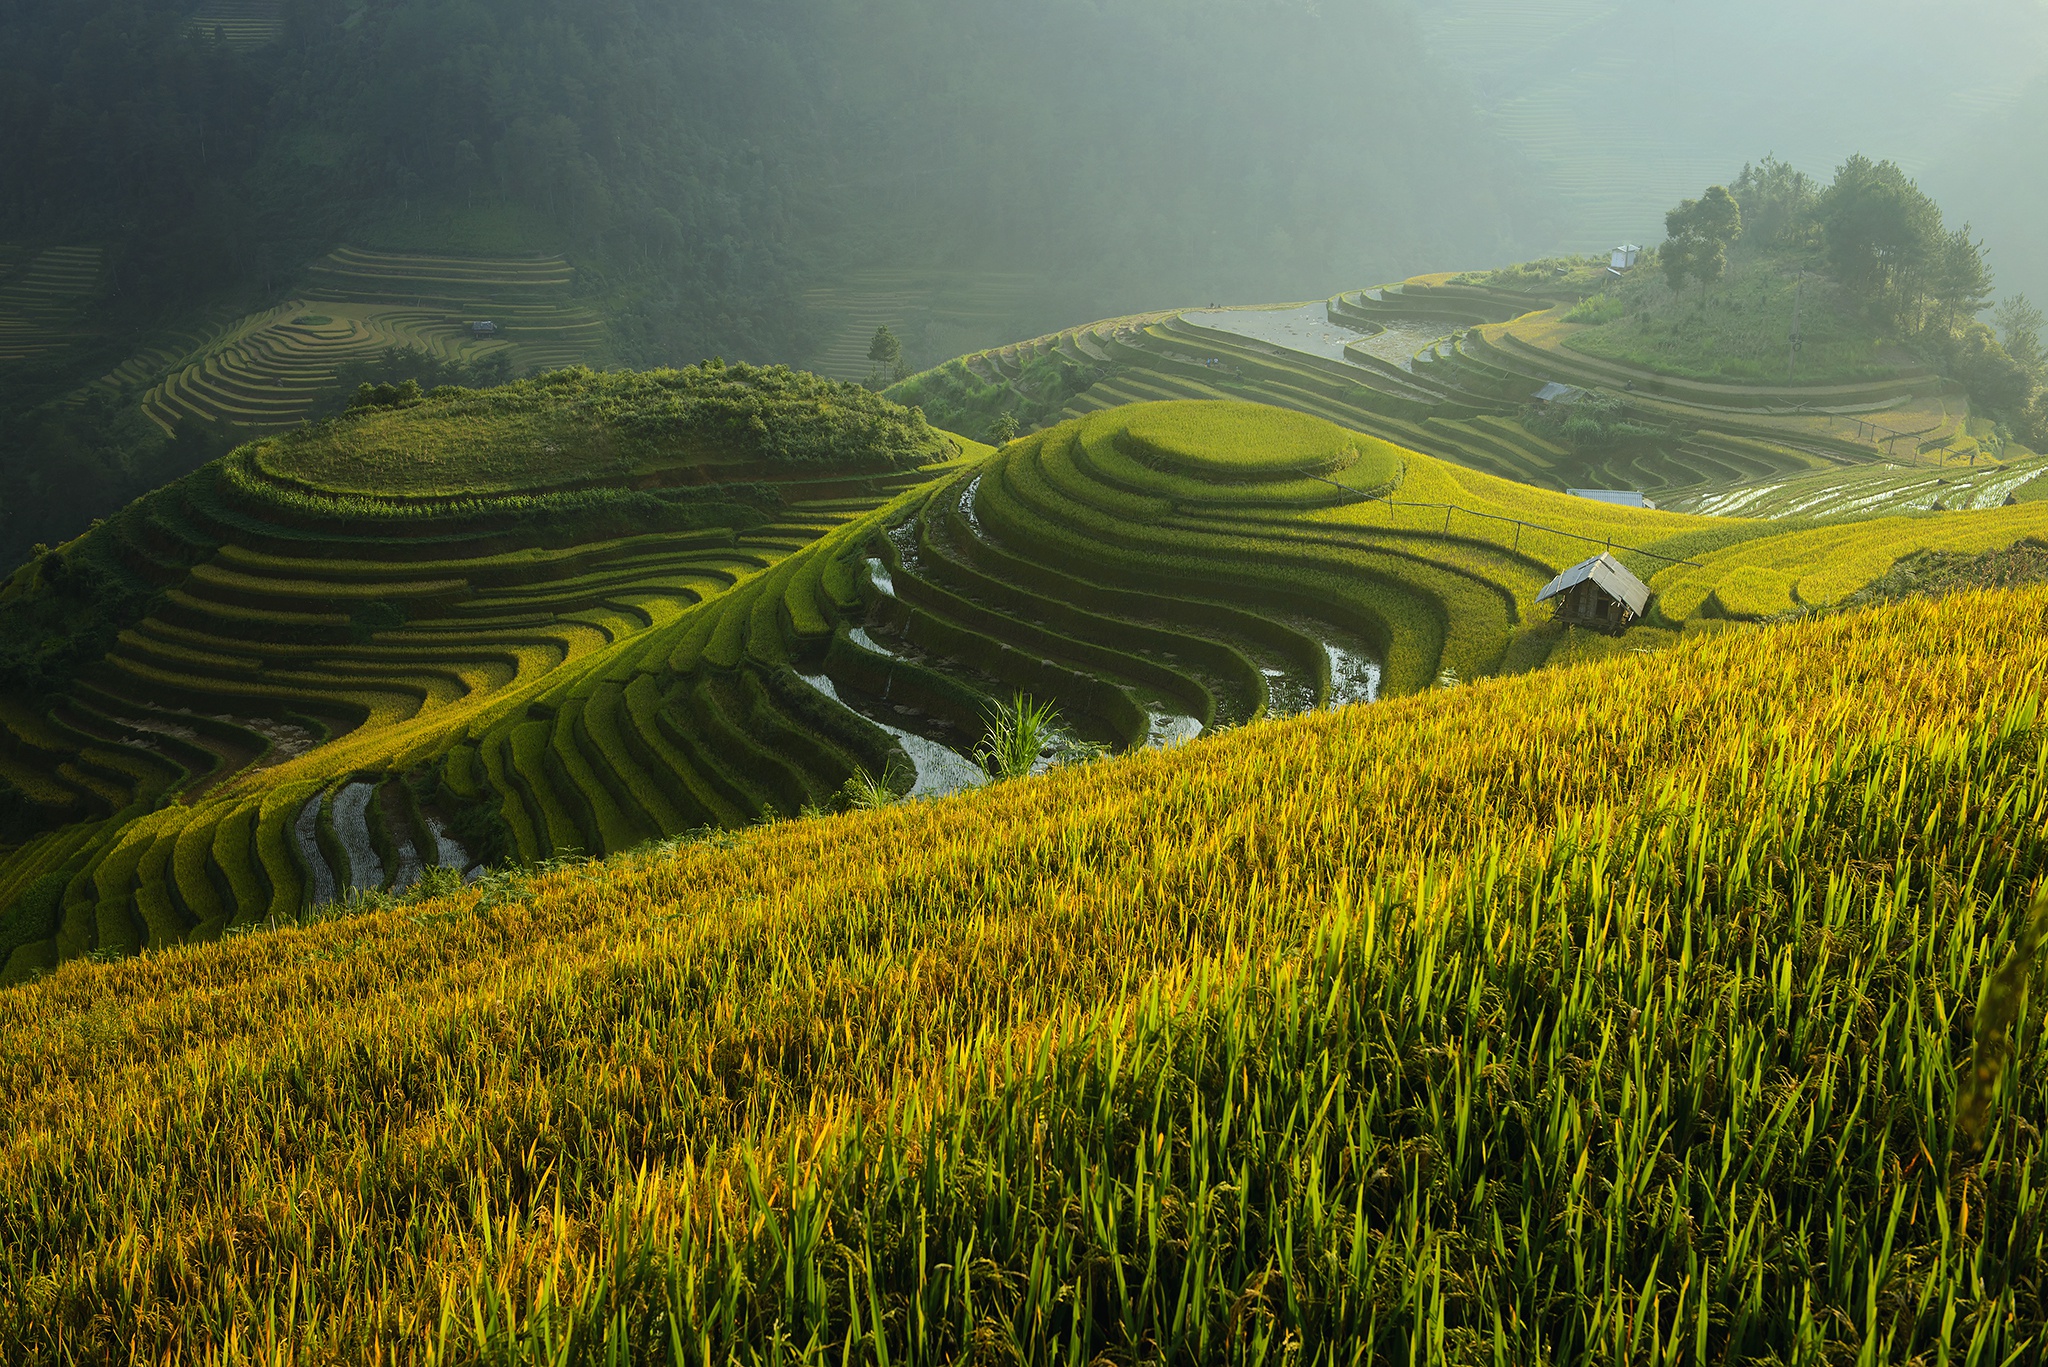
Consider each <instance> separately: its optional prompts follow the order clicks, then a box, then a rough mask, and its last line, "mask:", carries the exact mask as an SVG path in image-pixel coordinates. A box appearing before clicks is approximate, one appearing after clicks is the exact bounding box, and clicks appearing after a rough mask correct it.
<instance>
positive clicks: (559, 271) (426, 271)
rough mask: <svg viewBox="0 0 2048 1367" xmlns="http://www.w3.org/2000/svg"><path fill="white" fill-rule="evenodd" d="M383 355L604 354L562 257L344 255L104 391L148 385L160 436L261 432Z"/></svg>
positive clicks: (141, 362) (516, 366) (523, 362)
mask: <svg viewBox="0 0 2048 1367" xmlns="http://www.w3.org/2000/svg"><path fill="white" fill-rule="evenodd" d="M480 322H489V323H492V324H494V325H495V326H496V329H497V330H496V331H495V332H493V333H491V334H489V335H487V336H478V335H476V334H475V333H474V332H473V330H472V325H473V324H475V323H480ZM392 347H400V348H405V347H411V348H417V349H419V350H422V351H426V352H428V353H430V354H432V355H435V356H439V357H442V358H444V359H450V360H454V359H460V360H468V361H478V360H482V359H484V358H486V357H489V356H494V355H500V354H502V355H504V356H505V357H506V358H507V359H508V360H509V361H510V362H511V364H512V367H513V371H514V373H538V372H541V371H546V370H553V369H558V368H560V367H563V366H568V365H576V364H590V363H601V362H602V361H603V360H604V358H605V354H606V353H605V350H604V337H603V326H602V324H601V323H600V321H599V320H598V318H597V315H596V314H595V313H593V312H591V311H590V310H589V309H588V308H586V307H584V306H583V305H581V304H579V303H578V302H577V301H576V298H575V270H574V268H573V267H571V266H570V265H569V263H568V262H567V261H566V260H565V259H563V258H561V257H543V258H536V259H530V260H513V259H503V258H476V257H450V256H423V255H410V254H402V253H389V252H367V251H360V250H357V249H355V248H350V247H344V248H342V249H340V250H338V251H336V252H334V253H333V254H331V255H329V256H327V257H323V258H322V259H321V260H319V261H317V262H315V263H314V264H313V265H312V266H311V267H310V268H308V270H307V272H306V277H305V280H304V282H303V286H302V288H301V289H300V291H299V294H298V297H297V298H294V299H292V300H289V301H287V302H285V303H283V304H280V305H278V306H277V307H275V308H273V309H270V310H267V311H266V312H263V313H258V314H251V315H249V316H248V317H246V318H242V319H240V320H238V321H236V322H234V323H232V324H230V325H228V326H226V327H224V328H222V329H220V330H219V331H218V332H216V333H215V334H213V335H211V336H208V337H206V338H204V339H202V340H200V341H199V342H198V344H197V345H195V346H193V347H191V348H190V349H189V350H188V351H186V352H184V353H182V354H180V355H178V356H177V358H176V359H175V360H169V361H166V360H165V359H164V353H163V352H162V351H158V352H156V353H152V354H151V355H149V356H144V357H138V358H136V360H134V361H131V362H130V363H128V364H127V365H125V366H123V367H122V368H121V369H120V370H117V371H116V372H115V373H114V374H113V375H110V376H108V377H107V380H106V381H105V382H103V383H105V384H108V385H110V386H114V387H125V386H139V384H140V383H142V382H153V383H151V387H150V388H149V389H148V391H147V392H146V393H145V394H143V396H142V409H143V412H144V413H145V414H147V415H148V416H149V418H150V419H151V421H153V422H155V423H156V424H157V425H158V426H159V427H162V428H163V429H164V430H166V431H169V430H171V429H172V428H174V427H175V426H176V425H177V424H178V423H179V422H180V421H182V420H183V419H185V418H187V417H196V418H201V419H204V420H207V421H211V422H223V423H227V424H228V425H230V426H233V427H239V428H244V429H247V430H250V431H259V432H260V431H270V430H277V429H281V428H286V427H291V426H294V425H296V424H297V423H299V422H301V421H303V420H304V419H305V418H306V417H307V415H308V414H309V413H310V412H311V410H312V406H313V404H314V402H315V400H316V399H317V398H318V396H319V395H320V394H321V393H323V392H325V391H327V390H330V389H331V388H332V387H333V385H334V384H335V382H336V381H337V379H338V378H339V375H340V372H341V370H342V368H343V367H344V366H347V365H349V364H351V363H354V362H361V361H370V360H374V359H376V358H377V357H378V356H380V355H382V354H383V353H384V351H386V350H387V349H389V348H392Z"/></svg>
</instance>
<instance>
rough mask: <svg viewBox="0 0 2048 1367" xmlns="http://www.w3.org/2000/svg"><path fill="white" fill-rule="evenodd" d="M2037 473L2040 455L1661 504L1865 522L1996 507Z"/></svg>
mask: <svg viewBox="0 0 2048 1367" xmlns="http://www.w3.org/2000/svg"><path fill="white" fill-rule="evenodd" d="M2044 472H2048V456H2028V457H2025V458H2022V459H2019V460H2014V461H2011V462H2009V463H2005V464H1993V463H1990V462H1988V461H1987V462H1986V463H1985V464H1984V465H1982V466H1980V467H1975V468H1972V467H1969V466H1963V467H1951V468H1949V469H1948V470H1947V471H1946V472H1944V471H1943V470H1941V469H1939V468H1929V467H1928V466H1925V465H1891V464H1886V463H1878V464H1873V465H1867V466H1862V467H1859V468H1857V469H1854V470H1835V471H1825V472H1817V473H1815V474H1812V475H1807V476H1803V477H1799V478H1793V479H1785V480H1767V481H1764V482H1763V483H1759V484H1749V485H1738V486H1734V487H1731V488H1724V489H1715V490H1711V491H1706V492H1702V493H1698V494H1695V495H1692V496H1691V497H1688V498H1681V499H1677V500H1673V501H1671V502H1668V503H1665V504H1664V505H1663V506H1664V507H1667V508H1670V509H1672V510H1673V511H1676V512H1687V513H1706V514H1709V515H1711V516H1715V517H1872V516H1875V515H1877V514H1880V513H1898V512H1960V511H1965V510H1968V509H1973V508H1998V507H2002V506H2004V504H2005V502H2006V500H2007V499H2008V498H2010V497H2012V496H2013V495H2014V494H2015V493H2017V492H2018V491H2019V490H2020V489H2022V488H2024V487H2025V486H2026V485H2028V484H2029V483H2031V482H2032V481H2033V480H2034V479H2036V478H2037V477H2039V476H2040V475H2041V474H2043V473H2044Z"/></svg>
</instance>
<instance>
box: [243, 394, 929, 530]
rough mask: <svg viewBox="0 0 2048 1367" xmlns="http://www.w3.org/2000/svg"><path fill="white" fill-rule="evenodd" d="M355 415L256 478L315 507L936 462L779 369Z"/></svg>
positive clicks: (886, 419)
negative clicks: (347, 500) (332, 499)
mask: <svg viewBox="0 0 2048 1367" xmlns="http://www.w3.org/2000/svg"><path fill="white" fill-rule="evenodd" d="M358 402H359V404H360V407H359V408H358V409H357V410H356V411H354V412H351V413H350V414H349V415H348V416H347V417H345V418H343V419H340V420H338V421H334V422H327V423H321V424H318V425H315V426H312V427H309V428H305V429H301V430H300V431H297V432H294V433H292V434H291V435H289V436H284V437H279V438H276V439H274V440H271V441H267V442H264V443H261V444H259V445H258V446H256V447H255V449H254V460H255V464H256V466H257V468H258V469H260V470H261V471H262V472H263V473H264V474H265V475H268V476H270V477H272V478H274V479H277V480H280V481H286V482H289V483H291V484H294V485H297V486H299V487H301V488H304V489H306V490H309V491H314V492H318V493H322V494H332V495H340V496H344V497H348V496H353V497H359V498H378V499H383V498H392V499H401V500H402V499H408V498H444V499H445V498H474V497H488V496H491V495H499V494H512V493H532V492H539V491H544V490H551V489H560V488H565V487H570V486H588V485H593V484H621V485H628V486H644V485H647V484H650V483H663V482H670V481H674V480H690V479H695V480H697V481H699V482H711V481H715V480H716V479H718V478H719V477H720V476H721V475H724V476H725V477H731V476H733V475H739V476H741V477H744V476H745V475H747V474H748V473H749V472H753V473H759V472H762V471H765V470H769V469H772V468H775V467H783V468H790V467H803V466H808V467H811V468H813V469H815V470H817V471H819V472H828V471H834V470H837V471H858V472H863V473H872V472H877V471H890V470H904V469H914V468H916V467H917V466H919V465H922V464H925V463H927V462H929V461H931V460H934V459H937V458H939V457H940V456H941V455H942V454H943V453H945V451H946V447H945V444H944V441H943V439H942V438H941V437H939V436H938V434H937V433H935V432H933V431H931V430H930V429H929V428H928V427H926V426H924V424H923V420H922V418H921V417H920V416H919V415H916V414H914V413H909V412H906V411H905V410H903V409H901V408H899V407H897V406H896V405H894V404H890V403H888V402H886V401H884V400H882V399H880V398H878V397H876V396H874V395H872V394H870V393H869V392H868V391H867V390H865V389H862V388H861V387H860V386H858V385H852V384H842V383H838V382H835V381H831V380H824V379H820V378H818V377H817V376H814V375H807V374H804V373H802V372H800V371H792V370H785V369H781V368H779V367H770V368H765V369H763V368H756V367H753V366H746V365H739V366H731V367H728V366H725V365H723V364H721V363H717V362H713V363H710V364H707V365H704V366H692V367H690V368H689V369H687V370H666V371H650V372H644V373H637V374H636V373H614V374H602V375H601V374H598V373H595V372H593V371H589V370H566V371H557V372H554V373H552V374H548V375H544V376H541V377H539V378H536V379H531V380H521V381H518V382H516V383H514V384H509V385H505V386H503V387H500V388H496V389H490V390H459V389H458V390H446V391H440V390H437V391H435V392H434V393H433V394H431V395H421V394H420V393H419V392H418V391H417V389H416V388H415V389H413V390H411V391H404V390H402V389H400V388H396V387H391V386H386V387H384V388H383V389H382V390H379V391H372V390H371V389H370V388H369V387H368V386H365V389H364V393H363V394H362V395H361V396H360V397H359V399H358ZM715 467H724V469H723V470H722V471H721V470H719V469H717V468H715Z"/></svg>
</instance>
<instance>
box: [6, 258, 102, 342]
mask: <svg viewBox="0 0 2048 1367" xmlns="http://www.w3.org/2000/svg"><path fill="white" fill-rule="evenodd" d="M101 265H102V262H101V252H100V249H99V248H98V247H49V248H45V249H42V250H39V251H25V250H22V249H20V248H6V247H0V364H5V363H7V362H9V361H20V360H25V359H27V358H29V357H32V356H36V355H39V354H41V353H43V352H46V351H49V350H52V349H55V348H58V347H62V346H66V345H68V344H70V343H71V342H73V341H76V340H77V339H78V337H79V335H80V333H81V331H82V329H83V328H84V321H83V310H84V308H85V306H86V305H87V304H89V303H91V302H92V300H93V299H94V298H95V297H96V296H97V295H98V293H99V290H100V273H101Z"/></svg>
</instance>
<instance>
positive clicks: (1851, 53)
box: [1417, 0, 2048, 296]
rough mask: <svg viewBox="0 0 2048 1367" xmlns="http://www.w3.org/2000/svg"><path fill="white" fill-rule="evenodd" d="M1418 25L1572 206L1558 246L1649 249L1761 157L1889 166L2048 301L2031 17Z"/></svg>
mask: <svg viewBox="0 0 2048 1367" xmlns="http://www.w3.org/2000/svg"><path fill="white" fill-rule="evenodd" d="M1417 15H1418V21H1419V22H1420V23H1421V24H1422V26H1423V29H1424V32H1425V33H1426V34H1427V35H1428V37H1429V40H1430V42H1431V44H1432V46H1433V47H1434V48H1435V49H1436V51H1437V52H1438V54H1439V55H1440V56H1441V57H1442V58H1444V59H1445V61H1446V64H1447V65H1453V66H1456V67H1457V68H1458V69H1460V70H1463V71H1465V72H1467V73H1469V79H1470V82H1471V91H1470V94H1471V96H1472V97H1473V98H1474V99H1475V100H1476V101H1477V102H1478V104H1479V105H1480V107H1481V108H1482V109H1484V110H1486V111H1487V113H1488V115H1489V117H1490V118H1491V119H1492V120H1493V121H1494V123H1495V126H1496V127H1497V128H1498V129H1499V130H1500V131H1501V133H1502V134H1504V135H1505V136H1506V137H1508V138H1509V139H1510V140H1511V141H1512V142H1513V143H1515V144H1516V145H1517V146H1519V147H1521V148H1522V149H1523V150H1524V151H1526V152H1527V153H1528V154H1529V156H1530V157H1531V158H1532V160H1533V161H1534V162H1535V163H1536V165H1537V166H1538V167H1539V168H1540V169H1541V170H1542V171H1543V173H1544V174H1545V175H1546V177H1547V178H1548V180H1549V182H1550V184H1551V187H1552V189H1553V191H1554V192H1555V193H1556V194H1557V195H1558V196H1559V198H1560V199H1561V200H1562V201H1563V202H1564V204H1565V205H1566V206H1567V207H1568V209H1569V210H1570V212H1568V213H1567V214H1566V215H1565V216H1564V217H1563V218H1562V220H1561V222H1562V223H1564V224H1566V225H1569V226H1567V227H1566V228H1565V229H1564V231H1563V232H1562V234H1561V235H1560V238H1559V240H1558V242H1557V243H1556V246H1558V247H1559V248H1560V249H1566V248H1568V249H1574V250H1577V249H1592V248H1597V247H1600V246H1604V245H1610V239H1614V238H1621V237H1633V238H1635V239H1637V240H1639V241H1655V240H1656V239H1657V238H1658V237H1659V236H1661V219H1662V211H1663V209H1664V208H1666V207H1668V206H1669V205H1670V204H1671V203H1672V202H1673V201H1674V199H1675V198H1677V197H1678V196H1680V195H1682V194H1695V193H1697V192H1698V190H1699V188H1700V187H1701V186H1703V185H1705V184H1707V183H1709V182H1711V181H1717V180H1723V179H1726V178H1727V177H1728V176H1730V175H1732V174H1734V172H1735V171H1736V170H1738V169H1739V168H1740V167H1741V165H1742V163H1743V162H1745V161H1749V160H1754V159H1757V158H1760V157H1762V156H1763V155H1765V154H1766V153H1772V152H1775V153H1776V154H1777V155H1778V156H1780V157H1783V158H1784V159H1786V160H1788V161H1791V162H1793V163H1794V164H1796V165H1799V166H1800V167H1802V168H1803V169H1806V170H1808V171H1809V172H1810V173H1812V174H1815V175H1817V176H1821V177H1826V176H1827V175H1829V174H1831V172H1832V170H1833V168H1834V167H1835V166H1836V165H1837V164H1839V163H1840V162H1841V160H1842V159H1843V158H1844V157H1846V156H1847V155H1849V154H1850V153H1852V152H1859V151H1860V152H1863V153H1866V154H1868V155H1870V156H1873V157H1878V158H1886V157H1889V158H1891V159H1893V160H1896V161H1898V162H1899V163H1900V164H1901V165H1902V166H1904V167H1905V168H1906V169H1907V170H1908V171H1909V172H1911V173H1912V174H1913V175H1915V176H1916V177H1918V178H1919V179H1920V180H1921V182H1922V185H1923V187H1924V188H1925V189H1927V190H1928V191H1929V192H1930V193H1931V194H1933V195H1934V196H1935V197H1936V198H1937V199H1939V200H1940V201H1941V202H1942V205H1943V207H1944V208H1945V209H1946V210H1947V211H1948V212H1949V216H1950V219H1951V221H1952V222H1954V223H1960V222H1962V221H1963V220H1965V219H1967V220H1970V221H1971V222H1973V223H1974V224H1975V226H1976V227H1977V229H1978V230H1979V232H1980V233H1981V234H1982V235H1984V236H1985V237H1986V238H1987V239H1989V242H1990V246H1991V251H1992V257H1993V261H1994V265H1995V266H1996V267H1997V268H1998V269H1999V272H2000V277H2001V288H2023V289H2027V290H2029V291H2031V292H2033V293H2035V294H2036V295H2038V296H2048V227H2044V226H2042V220H2041V219H2040V218H2039V216H2038V214H2037V212H2036V211H2037V209H2038V208H2039V207H2040V201H2041V197H2042V191H2041V189H2040V182H2041V180H2042V178H2043V171H2044V167H2043V165H2042V162H2043V155H2042V154H2043V153H2044V152H2048V126H2044V124H2043V122H2042V120H2041V119H2040V118H2038V117H2031V116H2029V115H2028V111H2035V112H2039V111H2042V109H2043V106H2044V105H2048V98H2044V96H2048V82H2044V77H2048V4H2043V3H2041V0H1941V2H1940V3H1936V0H1715V2H1714V3H1700V2H1699V0H1547V3H1543V4H1529V3H1515V0H1436V2H1435V3H1427V4H1422V3H1418V5H1417Z"/></svg>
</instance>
